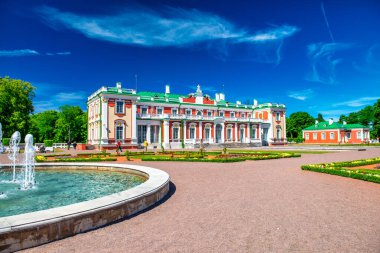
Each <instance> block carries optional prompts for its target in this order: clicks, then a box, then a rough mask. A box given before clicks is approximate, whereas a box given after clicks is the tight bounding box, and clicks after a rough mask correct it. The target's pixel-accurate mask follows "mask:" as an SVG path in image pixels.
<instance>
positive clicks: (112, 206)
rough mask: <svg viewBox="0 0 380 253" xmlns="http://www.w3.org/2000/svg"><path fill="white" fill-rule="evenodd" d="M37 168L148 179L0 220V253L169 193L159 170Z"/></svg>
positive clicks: (123, 213)
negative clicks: (108, 171)
mask: <svg viewBox="0 0 380 253" xmlns="http://www.w3.org/2000/svg"><path fill="white" fill-rule="evenodd" d="M36 167H42V168H43V167H66V168H69V167H73V168H72V169H78V167H79V168H82V169H84V168H85V169H88V168H90V169H95V170H97V169H107V168H108V169H111V170H112V168H116V169H125V170H126V171H128V172H130V173H135V174H138V175H140V176H141V175H146V177H148V180H147V181H145V182H144V183H142V184H140V185H138V186H136V187H133V188H131V189H129V190H126V191H122V192H118V193H114V194H111V195H108V196H104V197H101V198H97V199H93V200H88V201H84V202H79V203H75V204H72V205H67V206H62V207H56V208H51V209H46V210H42V211H37V212H32V213H26V214H20V215H14V216H8V217H4V218H0V251H1V252H13V251H17V250H21V249H26V248H30V247H34V246H38V245H41V244H45V243H48V242H52V241H55V240H59V239H63V238H66V237H69V236H72V235H75V234H78V233H82V232H86V231H89V230H92V229H95V228H98V227H101V226H104V225H107V224H110V223H112V222H114V221H117V220H120V219H123V218H126V217H128V216H131V215H133V214H135V213H137V212H139V211H142V210H144V209H146V208H148V207H149V206H151V205H153V204H155V203H157V202H158V201H160V200H161V199H162V198H164V197H165V195H166V194H167V193H168V192H169V182H170V177H169V175H168V174H167V173H166V172H164V171H161V170H158V169H154V168H150V167H145V166H138V165H129V164H108V163H107V164H99V163H42V164H36Z"/></svg>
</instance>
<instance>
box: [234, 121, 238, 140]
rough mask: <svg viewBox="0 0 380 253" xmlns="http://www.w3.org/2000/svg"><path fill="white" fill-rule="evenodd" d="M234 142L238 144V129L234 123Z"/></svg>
mask: <svg viewBox="0 0 380 253" xmlns="http://www.w3.org/2000/svg"><path fill="white" fill-rule="evenodd" d="M234 138H235V142H238V128H237V123H235V137H234Z"/></svg>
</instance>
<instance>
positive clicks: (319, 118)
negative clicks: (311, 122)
mask: <svg viewBox="0 0 380 253" xmlns="http://www.w3.org/2000/svg"><path fill="white" fill-rule="evenodd" d="M316 120H318V122H323V121H325V119H324V118H323V116H322V114H321V113H318V116H317V118H316Z"/></svg>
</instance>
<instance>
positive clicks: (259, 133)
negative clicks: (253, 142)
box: [257, 123, 263, 143]
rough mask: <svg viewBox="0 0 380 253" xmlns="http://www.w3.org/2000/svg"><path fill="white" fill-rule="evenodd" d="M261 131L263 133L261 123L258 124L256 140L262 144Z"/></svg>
mask: <svg viewBox="0 0 380 253" xmlns="http://www.w3.org/2000/svg"><path fill="white" fill-rule="evenodd" d="M262 131H263V128H262V125H261V123H259V128H258V129H257V135H258V139H259V140H260V143H263V139H262V138H261V136H262Z"/></svg>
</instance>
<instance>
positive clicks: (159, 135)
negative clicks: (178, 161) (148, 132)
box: [158, 122, 162, 143]
mask: <svg viewBox="0 0 380 253" xmlns="http://www.w3.org/2000/svg"><path fill="white" fill-rule="evenodd" d="M158 143H162V129H161V122H160V125H159V126H158Z"/></svg>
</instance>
